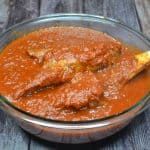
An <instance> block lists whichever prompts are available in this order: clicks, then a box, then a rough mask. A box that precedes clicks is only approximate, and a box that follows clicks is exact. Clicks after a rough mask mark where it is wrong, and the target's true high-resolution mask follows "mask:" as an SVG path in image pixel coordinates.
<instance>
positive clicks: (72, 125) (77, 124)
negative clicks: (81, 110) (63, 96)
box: [0, 13, 150, 129]
mask: <svg viewBox="0 0 150 150" xmlns="http://www.w3.org/2000/svg"><path fill="white" fill-rule="evenodd" d="M62 17H80V18H86V17H87V19H89V20H90V19H96V21H98V20H99V21H100V20H105V21H107V22H111V23H114V24H118V25H120V26H121V27H123V28H124V29H125V30H128V31H130V32H132V33H133V34H135V35H136V36H138V37H139V38H140V39H142V40H143V41H144V42H145V43H146V44H147V45H148V46H150V39H149V38H148V37H146V36H145V35H143V33H141V32H139V31H136V30H134V29H132V28H130V27H128V26H127V25H125V24H123V23H121V22H120V21H118V20H115V19H112V18H109V17H104V16H97V15H91V14H81V13H67V14H66V13H57V14H50V15H45V16H40V17H37V18H34V19H29V20H26V21H23V22H21V23H18V24H15V25H13V26H11V27H9V28H8V29H7V30H5V31H4V32H2V33H1V34H0V39H1V38H2V37H3V36H4V35H6V34H9V32H11V31H12V30H13V29H15V28H17V27H19V26H23V25H26V24H28V23H32V22H36V21H39V20H45V19H50V20H51V19H52V18H62ZM1 102H2V104H4V105H7V106H9V107H11V108H12V109H13V110H15V111H17V112H19V113H20V114H22V115H23V118H22V119H24V120H26V121H29V122H32V123H36V124H39V125H44V126H48V127H54V128H63V129H81V128H82V129H85V128H93V127H100V126H101V127H102V126H105V125H108V124H113V123H114V122H110V120H113V119H116V120H115V122H116V121H121V120H123V119H125V118H124V117H123V116H125V115H126V114H127V113H129V112H131V111H132V110H134V109H135V108H137V107H138V106H141V105H142V104H144V106H143V105H142V108H141V109H140V110H139V111H138V112H137V113H136V114H135V115H134V116H136V115H138V114H139V113H141V112H142V111H143V110H145V109H146V108H147V107H148V105H147V106H146V104H147V103H149V102H150V91H149V92H148V94H146V95H145V96H144V97H143V98H142V99H141V100H140V101H139V102H137V103H136V104H135V105H133V106H131V107H130V108H128V109H126V110H124V111H123V112H121V113H118V114H115V115H111V116H108V117H104V118H101V119H94V120H87V121H62V120H53V119H46V118H44V117H39V116H36V115H33V114H31V113H28V112H26V111H24V110H22V109H20V108H18V107H17V106H15V105H14V104H13V103H11V102H10V101H9V100H8V99H7V98H6V97H4V96H2V95H0V103H1ZM6 112H7V110H6ZM121 117H122V118H121Z"/></svg>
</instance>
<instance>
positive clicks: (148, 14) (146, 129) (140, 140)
mask: <svg viewBox="0 0 150 150" xmlns="http://www.w3.org/2000/svg"><path fill="white" fill-rule="evenodd" d="M60 12H65V13H89V14H96V15H103V16H108V17H112V18H115V19H118V20H120V21H122V22H123V23H125V24H126V25H128V26H130V27H131V28H134V29H136V30H138V31H141V32H143V33H144V34H145V35H146V36H148V37H150V0H0V31H4V30H5V29H6V28H8V27H10V26H12V25H14V24H16V23H19V22H22V21H24V20H27V19H31V18H36V17H38V16H41V15H46V14H52V13H60ZM48 149H49V150H55V149H68V150H70V149H71V150H72V149H77V150H80V149H86V150H89V149H92V150H95V149H97V150H150V109H148V110H146V111H145V112H144V113H142V114H141V115H140V116H138V117H137V118H135V119H134V120H133V121H132V123H131V124H130V125H128V126H127V127H126V128H125V129H123V130H122V131H120V132H119V133H117V134H115V135H113V136H111V137H109V138H107V139H105V140H102V141H97V142H94V143H89V144H81V145H68V144H58V143H51V142H46V141H43V140H40V139H37V138H35V137H33V136H32V135H30V134H28V133H26V132H24V131H23V130H22V129H21V128H20V127H19V126H18V125H17V124H16V123H15V122H14V121H13V119H11V118H10V117H8V116H7V115H6V114H5V113H4V112H2V111H0V150H48Z"/></svg>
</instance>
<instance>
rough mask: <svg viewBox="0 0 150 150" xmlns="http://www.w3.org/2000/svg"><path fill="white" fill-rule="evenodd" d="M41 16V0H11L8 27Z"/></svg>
mask: <svg viewBox="0 0 150 150" xmlns="http://www.w3.org/2000/svg"><path fill="white" fill-rule="evenodd" d="M37 16H39V0H9V18H8V24H7V27H9V26H12V25H14V24H16V23H19V22H22V21H25V20H27V19H32V18H35V17H37Z"/></svg>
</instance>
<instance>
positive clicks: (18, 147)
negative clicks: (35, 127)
mask: <svg viewBox="0 0 150 150" xmlns="http://www.w3.org/2000/svg"><path fill="white" fill-rule="evenodd" d="M29 140H30V139H29V136H28V134H26V133H25V132H24V131H23V130H22V129H21V128H20V127H19V126H17V125H16V122H15V121H14V120H13V119H12V118H10V117H9V116H8V115H7V114H6V113H4V112H3V111H0V150H27V149H28V143H29Z"/></svg>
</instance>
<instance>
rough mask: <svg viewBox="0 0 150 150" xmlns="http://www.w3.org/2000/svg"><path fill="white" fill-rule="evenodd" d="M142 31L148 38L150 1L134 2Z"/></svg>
mask: <svg viewBox="0 0 150 150" xmlns="http://www.w3.org/2000/svg"><path fill="white" fill-rule="evenodd" d="M135 4H136V8H137V12H138V16H139V19H140V22H141V26H142V31H143V33H144V34H145V35H147V36H148V37H149V38H150V0H135Z"/></svg>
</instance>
